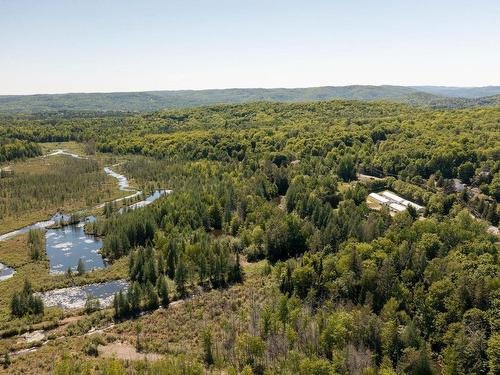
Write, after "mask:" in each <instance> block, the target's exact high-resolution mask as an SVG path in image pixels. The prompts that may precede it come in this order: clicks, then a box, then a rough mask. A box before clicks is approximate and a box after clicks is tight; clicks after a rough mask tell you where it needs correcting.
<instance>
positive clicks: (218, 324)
mask: <svg viewBox="0 0 500 375" xmlns="http://www.w3.org/2000/svg"><path fill="white" fill-rule="evenodd" d="M244 269H245V274H246V279H245V282H244V284H237V285H234V286H232V287H230V288H227V289H221V290H212V291H210V292H203V291H200V292H199V293H198V294H196V295H195V296H193V297H192V298H191V299H188V300H184V301H178V302H174V303H173V304H172V305H171V306H170V307H169V308H168V309H163V308H160V309H158V310H156V311H154V312H152V313H149V314H145V315H143V316H141V317H138V318H136V319H133V320H127V321H124V322H122V323H118V324H116V325H115V326H114V327H112V328H111V329H109V330H106V331H104V332H102V333H98V334H96V335H100V336H101V338H102V340H103V342H105V343H113V342H116V341H118V340H119V341H120V342H125V343H128V344H130V345H133V346H135V345H136V340H137V333H136V327H137V324H139V325H140V326H141V327H142V330H141V334H140V335H139V340H140V342H141V352H144V353H156V354H161V355H162V356H163V357H164V358H167V359H168V358H172V357H174V356H178V355H181V356H182V355H186V356H189V358H191V359H197V360H199V361H202V356H203V353H202V346H201V337H200V332H202V330H203V329H204V328H205V327H207V324H210V327H211V329H212V332H213V334H214V337H217V338H223V337H225V335H226V329H227V327H228V326H232V327H233V328H234V329H235V330H236V332H243V331H247V330H248V329H250V330H251V329H258V327H254V326H253V324H254V322H252V318H251V317H252V315H253V311H259V309H260V307H261V306H262V305H263V304H264V303H266V302H267V303H269V302H270V301H272V300H273V299H276V296H277V295H278V291H277V288H276V285H275V281H274V278H273V277H272V276H271V275H269V274H267V272H265V269H266V263H265V262H259V263H254V264H245V265H244ZM109 311H110V310H108V312H103V313H101V314H108V315H109V314H110V313H109ZM108 315H106V316H108ZM85 319H87V320H93V319H94V320H95V318H92V317H88V318H84V319H83V320H80V321H78V322H77V323H72V324H70V325H68V327H67V328H66V334H67V332H78V334H80V333H81V332H79V331H78V330H77V329H76V328H77V327H76V325H78V326H80V327H85V326H87V327H89V324H86V323H85V322H84V321H85ZM105 319H106V318H103V319H101V320H105ZM93 336H95V335H93ZM89 340H90V337H88V336H87V337H83V336H82V337H66V338H63V339H59V340H53V341H50V342H49V343H48V344H47V345H44V346H42V347H41V348H40V349H39V350H37V351H35V352H32V353H26V354H23V355H21V356H18V357H16V358H13V359H12V365H11V366H10V367H9V373H12V374H18V373H26V372H29V369H30V368H37V369H39V371H40V373H41V374H44V373H53V371H54V365H55V363H56V362H57V361H59V360H60V359H61V358H62V357H63V356H64V355H73V356H74V357H77V358H78V359H79V360H84V361H92V366H99V364H100V363H102V361H103V359H101V358H97V359H96V358H95V357H91V356H88V355H86V354H85V353H84V347H85V344H86V343H87V342H88V341H89ZM124 366H126V367H127V366H129V367H130V369H131V368H133V367H134V366H135V364H134V362H130V363H128V361H127V363H124ZM94 368H95V367H94Z"/></svg>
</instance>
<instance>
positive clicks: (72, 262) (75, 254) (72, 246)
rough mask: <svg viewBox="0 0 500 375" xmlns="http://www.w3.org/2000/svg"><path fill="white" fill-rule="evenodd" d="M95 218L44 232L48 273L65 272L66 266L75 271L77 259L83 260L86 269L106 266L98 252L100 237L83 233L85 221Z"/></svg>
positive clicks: (91, 218) (88, 219)
mask: <svg viewBox="0 0 500 375" xmlns="http://www.w3.org/2000/svg"><path fill="white" fill-rule="evenodd" d="M93 220H95V218H94V217H92V216H90V217H88V218H86V219H85V221H82V222H80V223H78V224H75V225H67V226H64V227H62V228H57V229H49V230H47V232H46V233H45V249H46V252H47V257H48V258H49V264H50V273H52V274H61V273H65V272H66V271H67V270H68V268H70V269H71V271H72V272H76V269H77V265H78V261H79V260H80V259H82V260H83V264H84V265H85V270H86V271H92V270H95V269H100V268H104V267H106V262H105V261H104V259H103V258H102V256H101V254H99V249H101V247H102V240H101V239H100V238H97V237H94V236H89V235H87V234H85V231H84V225H85V222H89V221H93Z"/></svg>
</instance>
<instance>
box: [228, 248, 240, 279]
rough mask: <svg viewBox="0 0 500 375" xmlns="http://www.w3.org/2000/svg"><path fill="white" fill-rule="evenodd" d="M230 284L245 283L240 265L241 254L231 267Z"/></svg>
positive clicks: (237, 255)
mask: <svg viewBox="0 0 500 375" xmlns="http://www.w3.org/2000/svg"><path fill="white" fill-rule="evenodd" d="M228 282H229V283H241V282H243V270H242V268H241V264H240V254H238V253H236V260H235V262H234V263H233V264H232V265H231V269H230V270H229V275H228Z"/></svg>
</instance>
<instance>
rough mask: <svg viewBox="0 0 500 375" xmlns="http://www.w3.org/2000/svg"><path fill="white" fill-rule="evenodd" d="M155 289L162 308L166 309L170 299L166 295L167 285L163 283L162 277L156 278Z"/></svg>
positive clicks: (163, 278)
mask: <svg viewBox="0 0 500 375" xmlns="http://www.w3.org/2000/svg"><path fill="white" fill-rule="evenodd" d="M156 289H157V290H158V295H159V296H160V302H161V304H162V306H163V307H168V305H169V303H170V298H169V295H168V286H167V283H166V281H165V277H164V276H160V277H159V278H158V282H157V285H156Z"/></svg>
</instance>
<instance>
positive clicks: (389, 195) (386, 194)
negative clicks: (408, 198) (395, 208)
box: [382, 190, 404, 203]
mask: <svg viewBox="0 0 500 375" xmlns="http://www.w3.org/2000/svg"><path fill="white" fill-rule="evenodd" d="M382 195H383V196H384V197H386V198H388V199H390V200H391V201H394V202H397V203H401V202H403V201H404V199H403V198H401V197H400V196H399V195H396V194H394V193H392V192H390V191H387V190H386V191H384V192H382Z"/></svg>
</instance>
